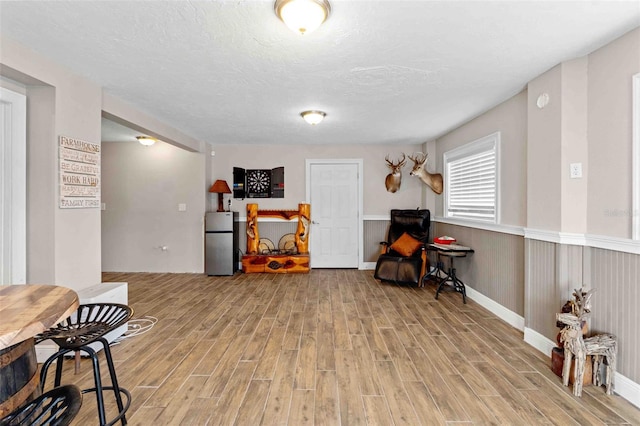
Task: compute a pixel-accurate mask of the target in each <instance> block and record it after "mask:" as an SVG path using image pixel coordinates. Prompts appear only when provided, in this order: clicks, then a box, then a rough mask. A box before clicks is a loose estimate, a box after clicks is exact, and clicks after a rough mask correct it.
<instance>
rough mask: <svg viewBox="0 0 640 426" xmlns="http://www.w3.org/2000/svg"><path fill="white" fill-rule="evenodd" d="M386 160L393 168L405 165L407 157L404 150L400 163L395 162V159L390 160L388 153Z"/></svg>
mask: <svg viewBox="0 0 640 426" xmlns="http://www.w3.org/2000/svg"><path fill="white" fill-rule="evenodd" d="M384 159H385V161H386V162H387V164H388V165H389V167H391V168H395V167H402V166H404V163H406V160H407V157H406V156H405V155H404V152H403V153H402V160H399V161H398V163H397V164H396V163H394V162H393V161H389V154H387V156H386V157H384Z"/></svg>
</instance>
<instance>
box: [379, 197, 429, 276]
mask: <svg viewBox="0 0 640 426" xmlns="http://www.w3.org/2000/svg"><path fill="white" fill-rule="evenodd" d="M430 224H431V217H430V213H429V210H399V209H394V210H391V225H390V226H389V233H388V235H387V241H384V242H382V243H381V244H382V249H381V253H380V257H379V258H378V261H377V262H376V271H375V274H374V275H373V276H374V277H375V278H377V279H379V280H381V281H390V282H395V283H402V284H417V285H421V280H422V277H423V275H424V274H425V271H427V270H428V268H429V260H428V258H427V252H426V245H427V244H428V243H429V226H430ZM405 233H406V234H408V235H409V236H410V237H412V238H408V237H407V236H403V234H405ZM401 237H402V238H401ZM407 247H408V248H407ZM397 250H399V251H397ZM403 253H404V254H403Z"/></svg>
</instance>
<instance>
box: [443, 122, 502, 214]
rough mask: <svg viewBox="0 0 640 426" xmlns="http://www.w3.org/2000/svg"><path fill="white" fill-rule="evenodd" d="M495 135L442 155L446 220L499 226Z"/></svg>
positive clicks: (497, 143)
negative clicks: (479, 222) (476, 221)
mask: <svg viewBox="0 0 640 426" xmlns="http://www.w3.org/2000/svg"><path fill="white" fill-rule="evenodd" d="M499 145H500V133H499V132H498V133H494V134H491V135H489V136H486V137H484V138H481V139H478V140H476V141H473V142H471V143H468V144H466V145H464V146H461V147H459V148H456V149H454V150H451V151H448V152H445V153H444V157H443V161H444V171H445V177H444V178H445V208H444V210H445V217H448V218H455V219H469V220H478V221H483V222H490V223H498V211H499V210H498V152H499V149H498V148H499Z"/></svg>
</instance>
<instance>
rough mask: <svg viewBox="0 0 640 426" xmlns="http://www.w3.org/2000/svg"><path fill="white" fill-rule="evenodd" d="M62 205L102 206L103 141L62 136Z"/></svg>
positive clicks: (60, 145) (60, 164) (60, 163)
mask: <svg viewBox="0 0 640 426" xmlns="http://www.w3.org/2000/svg"><path fill="white" fill-rule="evenodd" d="M58 146H59V156H58V157H59V163H58V164H59V166H60V168H59V170H60V172H59V174H60V208H61V209H83V208H85V209H86V208H99V207H100V145H99V144H95V143H91V142H85V141H82V140H79V139H73V138H68V137H66V136H60V137H59V139H58Z"/></svg>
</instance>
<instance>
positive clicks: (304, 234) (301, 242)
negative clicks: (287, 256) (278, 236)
mask: <svg viewBox="0 0 640 426" xmlns="http://www.w3.org/2000/svg"><path fill="white" fill-rule="evenodd" d="M310 225H311V204H304V203H300V204H298V228H297V230H296V248H297V249H298V253H301V254H303V253H309V230H310V229H309V227H310Z"/></svg>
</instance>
